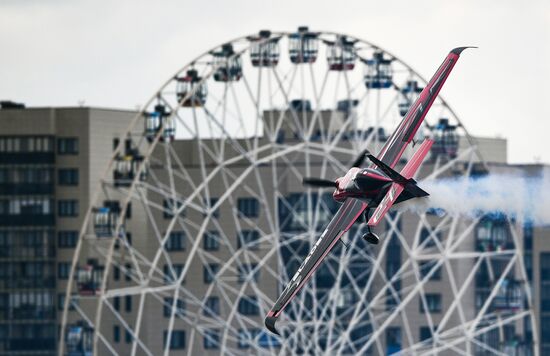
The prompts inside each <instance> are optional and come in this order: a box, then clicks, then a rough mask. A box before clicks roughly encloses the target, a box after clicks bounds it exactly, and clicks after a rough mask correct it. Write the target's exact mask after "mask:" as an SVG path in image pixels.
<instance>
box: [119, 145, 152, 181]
mask: <svg viewBox="0 0 550 356" xmlns="http://www.w3.org/2000/svg"><path fill="white" fill-rule="evenodd" d="M118 144H119V141H118V139H115V141H114V142H113V145H114V149H115V150H116V148H117V147H118ZM142 163H143V156H142V155H141V154H140V153H139V151H138V149H137V148H135V147H133V145H132V140H131V139H129V138H127V139H126V140H125V141H124V153H123V154H121V153H119V154H118V155H117V157H116V158H115V169H114V171H113V181H114V184H115V187H129V186H130V185H131V184H132V182H133V180H134V178H135V177H136V175H137V174H138V172H139V180H140V181H145V179H147V170H146V169H145V167H143V169H141V172H140V166H141V164H142Z"/></svg>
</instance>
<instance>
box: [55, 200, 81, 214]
mask: <svg viewBox="0 0 550 356" xmlns="http://www.w3.org/2000/svg"><path fill="white" fill-rule="evenodd" d="M57 213H58V215H59V216H62V217H74V216H78V200H59V201H58V202H57Z"/></svg>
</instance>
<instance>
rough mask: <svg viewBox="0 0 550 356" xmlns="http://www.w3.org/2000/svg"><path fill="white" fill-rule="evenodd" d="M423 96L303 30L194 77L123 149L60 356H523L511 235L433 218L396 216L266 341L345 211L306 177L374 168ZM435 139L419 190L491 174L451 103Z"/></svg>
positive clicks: (360, 56) (199, 69)
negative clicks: (324, 235)
mask: <svg viewBox="0 0 550 356" xmlns="http://www.w3.org/2000/svg"><path fill="white" fill-rule="evenodd" d="M459 67H460V66H459ZM458 69H459V68H458ZM459 72H460V70H458V71H456V70H455V73H454V74H453V75H452V76H451V79H450V80H459V74H458V73H459ZM425 83H426V81H425V80H424V79H423V77H421V76H420V75H418V73H416V72H415V71H414V70H413V69H412V68H411V67H410V66H409V65H407V64H405V63H404V62H403V61H402V60H400V59H399V58H397V57H396V56H394V55H393V54H391V53H389V52H388V51H386V50H384V49H382V48H380V47H378V46H376V45H373V44H371V43H369V42H366V41H363V40H360V39H357V38H355V37H352V36H347V35H342V34H337V33H330V32H311V31H308V30H307V29H305V28H301V29H300V30H299V31H298V32H295V33H283V32H281V33H270V32H268V31H262V32H260V34H259V35H254V36H248V37H242V38H238V39H236V40H233V41H231V42H229V43H227V44H224V45H222V46H218V47H216V48H214V49H213V50H211V51H209V52H206V53H204V54H202V55H200V56H198V57H197V58H196V59H195V60H194V61H193V62H192V63H190V64H188V65H186V66H185V67H183V68H182V69H181V70H179V71H178V72H177V73H176V74H175V75H174V76H173V77H172V78H171V79H170V80H168V81H167V82H166V83H165V84H164V85H163V86H162V87H161V88H160V89H159V90H158V91H157V92H156V93H155V94H154V95H153V97H152V98H151V100H150V101H149V102H148V103H147V105H146V106H145V109H144V110H143V111H142V112H141V113H140V114H139V115H137V116H136V118H135V119H134V120H133V122H132V124H131V125H130V126H129V128H128V130H127V132H126V134H124V135H123V136H121V137H120V139H119V144H118V145H117V147H116V149H115V150H114V153H113V157H112V160H111V163H110V164H109V167H107V169H106V171H105V173H104V175H103V178H102V180H101V184H100V186H99V187H98V189H97V194H96V197H95V199H94V200H93V201H92V204H91V206H90V207H89V209H88V211H87V215H86V218H85V222H84V225H83V227H82V230H81V236H80V239H79V242H78V245H77V248H76V251H75V255H74V259H73V263H72V269H71V275H72V276H73V278H71V279H70V280H69V284H68V288H67V294H66V299H65V300H66V303H65V308H64V314H63V320H62V329H61V333H62V335H64V336H66V335H69V334H70V332H71V330H73V334H71V335H70V336H71V337H74V338H75V340H77V341H75V342H72V341H69V340H70V339H71V337H68V336H67V337H64V338H62V340H61V342H60V351H59V352H60V354H65V352H67V350H68V349H70V348H73V349H89V348H91V347H92V348H93V350H94V352H96V353H98V354H109V353H112V354H132V355H133V354H148V355H159V354H165V355H167V354H169V353H170V352H171V351H173V350H174V349H180V348H181V349H184V350H185V352H187V353H188V354H196V353H197V352H199V351H201V350H204V349H206V351H210V352H212V353H223V354H235V355H240V354H242V353H243V352H246V353H251V354H292V353H307V354H312V353H313V354H322V353H325V354H329V355H336V354H366V353H370V354H379V355H382V354H386V353H390V352H394V351H395V352H399V351H400V352H402V353H403V354H436V353H437V354H439V353H443V354H447V353H449V354H472V353H478V354H507V353H509V352H512V351H513V352H523V351H525V352H527V351H528V350H529V349H530V348H531V346H532V345H531V344H527V343H525V342H523V341H522V340H520V339H521V338H520V336H519V335H523V334H524V333H525V330H524V329H525V328H531V329H530V330H532V331H533V332H532V333H533V337H534V338H535V341H536V337H537V333H536V330H533V329H532V328H533V325H534V316H533V311H532V307H531V304H530V300H531V298H530V291H529V288H528V286H527V285H526V283H525V282H524V281H526V280H527V278H526V274H525V268H524V266H523V262H522V254H521V236H520V235H521V229H519V228H518V226H519V225H518V224H519V223H518V222H515V221H510V220H509V219H507V218H506V217H500V218H498V219H496V218H494V217H490V216H489V217H488V216H484V217H483V216H480V217H479V218H478V219H472V218H468V219H466V218H463V217H460V216H451V215H445V214H435V213H437V211H433V210H430V211H417V210H419V209H417V210H414V211H413V210H410V211H409V210H406V209H400V210H397V211H396V212H394V213H392V214H388V216H387V217H386V223H385V224H381V226H382V228H381V229H380V230H379V231H377V232H378V233H379V234H380V236H381V243H380V244H379V245H377V246H370V245H367V244H366V243H365V242H364V241H362V240H361V239H360V238H359V237H360V236H361V234H362V230H363V227H362V226H361V225H360V224H357V226H356V227H354V228H352V229H351V230H350V232H349V233H348V234H347V235H346V238H345V240H346V241H347V244H348V246H347V248H343V247H342V246H340V247H338V248H336V249H335V250H334V251H333V252H332V253H331V254H330V255H329V257H328V258H327V260H326V261H325V262H324V263H323V266H322V268H321V269H319V270H318V271H317V273H316V276H315V278H313V279H312V280H311V281H310V283H308V284H307V285H306V286H305V289H304V290H302V291H301V292H300V294H299V295H298V297H297V298H296V299H295V300H294V301H293V302H292V303H291V305H290V306H289V308H287V311H286V313H285V315H284V317H283V318H282V320H281V322H280V324H279V325H280V326H279V327H280V328H281V329H282V330H283V332H284V337H274V336H271V335H268V334H267V331H265V330H264V328H263V317H264V315H265V314H266V312H267V311H268V310H269V308H270V306H271V305H272V303H273V301H274V300H275V299H276V297H277V296H278V294H279V292H280V290H281V288H282V287H283V286H284V285H286V283H287V281H288V279H289V277H291V276H292V274H293V273H294V271H295V270H296V269H297V268H298V265H299V263H300V262H301V260H302V259H303V257H304V256H305V255H306V254H307V252H308V250H309V247H310V246H311V245H312V243H313V242H314V241H315V240H316V239H317V237H318V236H319V235H320V233H321V232H322V231H323V229H324V227H325V226H326V224H327V222H328V221H329V220H330V218H331V216H332V213H333V212H334V211H335V209H336V203H335V202H333V201H332V199H331V192H329V191H327V190H323V189H311V188H307V189H306V188H302V187H301V180H302V177H304V176H319V177H326V178H329V179H332V178H336V177H338V176H339V175H340V174H341V172H345V171H346V170H347V167H348V165H349V163H350V162H352V161H353V160H354V159H355V157H356V155H357V153H358V152H360V151H361V150H363V149H365V148H368V149H369V150H370V151H371V152H377V151H378V150H379V149H380V148H381V147H382V145H383V143H384V140H385V139H386V137H387V135H386V133H388V132H391V130H393V129H394V128H395V127H396V125H397V123H398V122H399V121H400V119H401V115H402V114H403V111H406V110H407V108H408V106H407V105H410V104H411V103H412V101H413V100H414V98H415V95H417V93H418V91H419V90H418V87H419V86H422V85H423V84H425ZM441 118H445V119H447V121H445V124H446V125H447V126H446V127H451V128H452V129H453V133H449V131H441V130H439V131H438V125H437V123H438V122H441V121H439V119H441ZM426 121H427V125H424V127H423V128H421V130H419V132H420V135H432V136H434V137H435V138H439V140H436V145H435V146H434V152H433V154H432V156H431V158H430V160H429V162H427V163H426V164H425V165H424V166H423V168H422V170H421V173H420V175H419V179H420V181H422V179H423V180H427V181H428V180H432V179H438V178H441V177H457V176H471V175H474V174H479V173H480V172H482V171H485V167H484V164H483V160H482V158H481V157H480V156H479V154H478V151H477V148H476V146H475V144H474V141H473V140H472V139H470V136H469V135H468V133H467V132H466V130H465V128H464V127H463V126H462V124H461V123H460V121H459V119H458V117H457V116H456V115H455V113H454V112H453V111H452V110H451V108H450V107H449V106H448V105H447V104H446V102H445V101H444V100H443V99H441V98H438V99H436V102H435V103H434V105H433V107H432V109H431V112H430V113H429V114H428V117H427V120H426ZM459 137H461V138H462V139H461V140H460V146H457V145H458V142H459V141H458V138H459ZM410 152H412V151H407V153H406V154H405V156H407V155H410ZM421 184H422V183H421ZM130 211H131V214H130ZM123 303H124V305H125V307H124V308H122V304H123ZM128 305H131V306H130V307H128ZM512 326H513V328H512ZM75 328H76V329H75ZM116 328H118V330H119V331H118V332H122V334H124V335H126V339H127V340H126V343H121V342H120V341H117V340H116V339H117V336H116V335H115V334H116V331H115V329H116ZM510 330H513V331H512V332H511V331H510ZM77 331H78V332H77ZM78 333H80V334H79V335H80V336H82V335H85V337H81V339H78V338H77V337H76V336H78V335H76V334H78ZM516 334H518V335H516ZM75 335H76V336H75ZM118 337H119V338H121V336H120V335H119V336H118ZM83 338H84V339H85V341H84V342H80V343H79V342H78V340H81V341H82V339H83ZM71 340H72V339H71ZM182 340H183V341H182ZM65 341H67V342H65ZM71 342H72V343H71ZM514 342H515V343H514ZM83 345H84V346H83Z"/></svg>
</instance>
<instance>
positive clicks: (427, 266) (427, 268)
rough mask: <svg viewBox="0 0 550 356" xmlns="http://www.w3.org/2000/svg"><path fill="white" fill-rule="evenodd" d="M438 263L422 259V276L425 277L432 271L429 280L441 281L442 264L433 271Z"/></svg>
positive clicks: (420, 267)
mask: <svg viewBox="0 0 550 356" xmlns="http://www.w3.org/2000/svg"><path fill="white" fill-rule="evenodd" d="M436 264H437V261H435V260H434V261H421V262H420V265H419V269H420V276H421V278H422V279H424V278H425V277H426V276H427V275H429V274H430V273H431V274H430V278H429V279H428V280H429V281H440V280H441V266H438V267H437V268H436V269H435V271H432V269H433V268H434V266H435V265H436Z"/></svg>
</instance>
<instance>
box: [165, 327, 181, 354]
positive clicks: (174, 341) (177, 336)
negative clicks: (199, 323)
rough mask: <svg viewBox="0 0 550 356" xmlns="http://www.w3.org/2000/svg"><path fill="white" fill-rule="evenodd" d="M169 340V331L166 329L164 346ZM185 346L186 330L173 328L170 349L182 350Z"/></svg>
mask: <svg viewBox="0 0 550 356" xmlns="http://www.w3.org/2000/svg"><path fill="white" fill-rule="evenodd" d="M167 341H168V331H164V347H166V343H167ZM184 348H185V330H172V336H171V337H170V350H181V349H184Z"/></svg>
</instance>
